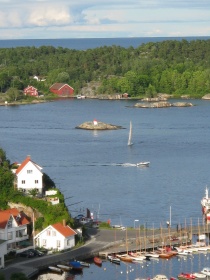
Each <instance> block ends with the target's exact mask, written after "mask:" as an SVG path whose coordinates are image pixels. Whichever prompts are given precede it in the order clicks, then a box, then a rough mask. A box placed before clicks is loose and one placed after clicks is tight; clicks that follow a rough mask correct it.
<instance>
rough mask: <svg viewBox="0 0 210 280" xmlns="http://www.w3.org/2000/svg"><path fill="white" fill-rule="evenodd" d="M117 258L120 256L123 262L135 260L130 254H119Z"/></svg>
mask: <svg viewBox="0 0 210 280" xmlns="http://www.w3.org/2000/svg"><path fill="white" fill-rule="evenodd" d="M117 258H119V259H120V260H121V261H123V262H133V258H132V257H131V256H129V255H128V254H124V255H117Z"/></svg>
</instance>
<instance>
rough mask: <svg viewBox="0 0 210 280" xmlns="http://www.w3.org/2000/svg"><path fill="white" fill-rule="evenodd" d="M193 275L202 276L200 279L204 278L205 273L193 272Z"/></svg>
mask: <svg viewBox="0 0 210 280" xmlns="http://www.w3.org/2000/svg"><path fill="white" fill-rule="evenodd" d="M193 275H195V277H196V278H202V279H203V278H206V275H205V274H203V273H198V272H195V273H193Z"/></svg>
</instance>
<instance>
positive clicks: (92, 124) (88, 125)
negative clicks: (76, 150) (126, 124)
mask: <svg viewBox="0 0 210 280" xmlns="http://www.w3.org/2000/svg"><path fill="white" fill-rule="evenodd" d="M75 128H79V129H86V130H116V129H122V128H123V127H122V126H119V125H113V124H108V123H103V122H99V121H97V120H93V121H88V122H84V123H82V124H80V125H78V126H76V127H75Z"/></svg>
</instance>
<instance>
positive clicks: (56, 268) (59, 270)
mask: <svg viewBox="0 0 210 280" xmlns="http://www.w3.org/2000/svg"><path fill="white" fill-rule="evenodd" d="M48 268H49V269H50V270H51V271H53V272H56V273H62V272H63V270H62V269H61V268H59V267H56V266H48Z"/></svg>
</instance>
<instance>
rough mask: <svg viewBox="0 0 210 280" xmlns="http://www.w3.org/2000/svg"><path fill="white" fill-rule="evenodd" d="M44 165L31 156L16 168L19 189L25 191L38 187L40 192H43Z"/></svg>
mask: <svg viewBox="0 0 210 280" xmlns="http://www.w3.org/2000/svg"><path fill="white" fill-rule="evenodd" d="M41 170H42V167H41V166H39V165H38V164H36V163H35V162H33V161H32V160H31V157H30V156H27V157H26V159H25V160H24V161H23V162H22V163H21V164H20V165H19V167H18V168H17V169H16V171H15V174H16V183H17V189H18V190H22V191H23V192H28V191H29V190H33V189H36V190H37V191H38V192H39V193H41V194H42V192H43V180H42V177H43V173H42V172H41Z"/></svg>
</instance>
